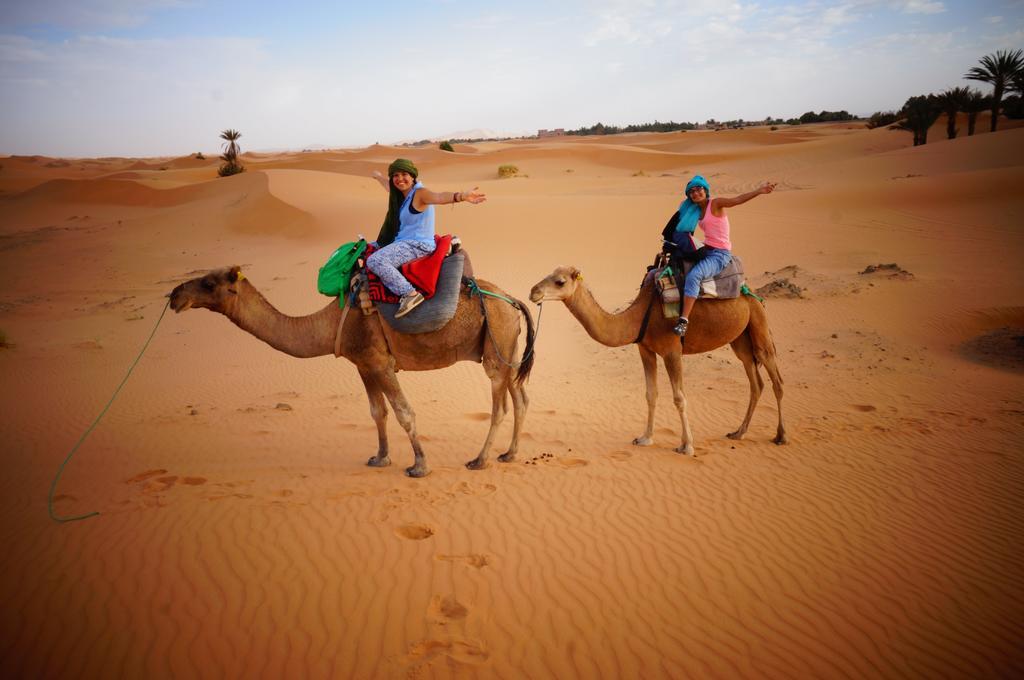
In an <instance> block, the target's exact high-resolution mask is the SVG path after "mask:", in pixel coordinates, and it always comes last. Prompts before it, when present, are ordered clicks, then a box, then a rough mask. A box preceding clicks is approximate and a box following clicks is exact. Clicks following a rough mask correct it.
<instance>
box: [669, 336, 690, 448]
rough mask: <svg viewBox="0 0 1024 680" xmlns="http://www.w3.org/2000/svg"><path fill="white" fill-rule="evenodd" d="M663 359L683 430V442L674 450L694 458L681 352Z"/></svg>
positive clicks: (672, 353) (670, 353)
mask: <svg viewBox="0 0 1024 680" xmlns="http://www.w3.org/2000/svg"><path fill="white" fill-rule="evenodd" d="M663 359H664V361H665V372H666V373H668V381H669V383H670V384H671V385H672V402H673V403H674V404H675V405H676V410H677V411H679V423H680V425H682V428H683V441H682V443H681V444H680V445H679V448H677V449H676V453H684V454H686V455H687V456H696V455H697V454H696V453H695V452H694V450H693V433H692V432H690V421H689V419H688V418H687V417H686V395H685V394H684V393H683V355H682V353H681V352H669V353H668V354H666V355H665V356H664V357H663Z"/></svg>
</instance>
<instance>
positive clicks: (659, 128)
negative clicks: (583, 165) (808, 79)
mask: <svg viewBox="0 0 1024 680" xmlns="http://www.w3.org/2000/svg"><path fill="white" fill-rule="evenodd" d="M846 120H857V117H856V116H854V115H852V114H851V113H850V112H849V111H821V112H820V113H815V112H814V111H808V112H807V113H805V114H803V115H802V116H800V117H799V118H788V119H782V118H773V117H772V116H766V117H765V118H764V120H744V119H742V118H737V119H735V120H726V121H717V120H715V119H714V118H709V119H707V120H706V121H705V122H704V128H711V129H715V130H718V129H722V128H744V127H747V126H748V125H801V124H802V123H827V122H835V121H846ZM699 129H701V125H700V124H699V123H689V122H682V123H676V122H674V121H668V122H667V123H663V122H661V121H657V120H656V121H654V122H653V123H633V124H630V125H623V126H618V125H605V124H604V123H596V124H594V125H591V126H589V127H588V126H583V127H580V128H577V129H575V130H566V131H565V134H567V135H579V136H587V135H618V134H622V133H628V132H679V131H686V130H699Z"/></svg>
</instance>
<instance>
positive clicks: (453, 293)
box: [370, 246, 466, 333]
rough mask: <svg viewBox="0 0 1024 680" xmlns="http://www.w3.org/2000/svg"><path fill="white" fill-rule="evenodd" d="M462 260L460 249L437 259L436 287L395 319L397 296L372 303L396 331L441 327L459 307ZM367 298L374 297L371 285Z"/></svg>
mask: <svg viewBox="0 0 1024 680" xmlns="http://www.w3.org/2000/svg"><path fill="white" fill-rule="evenodd" d="M438 250H440V246H438ZM442 252H443V251H442ZM465 261H466V256H465V254H464V253H463V252H462V251H461V250H460V251H458V252H456V253H453V254H451V255H449V256H448V257H442V258H439V268H440V271H439V273H438V276H437V277H436V279H435V281H434V283H435V284H436V286H435V288H434V290H433V291H432V294H431V295H430V297H429V298H428V299H426V300H424V301H423V302H421V303H420V304H419V306H418V307H416V308H414V309H413V310H412V311H411V312H409V313H408V314H406V315H405V316H403V317H402V318H400V319H396V318H395V312H397V311H398V298H397V297H395V298H394V302H380V301H376V300H374V305H376V307H377V311H378V312H380V316H381V318H382V319H384V322H385V323H387V324H388V326H390V327H391V328H393V329H394V330H395V331H397V332H399V333H430V332H432V331H436V330H439V329H440V328H443V327H444V325H445V324H447V323H448V322H449V321H451V319H452V317H453V316H455V309H456V308H457V307H458V306H459V293H460V292H461V290H462V272H463V269H464V265H465ZM377 284H378V286H379V287H380V288H382V289H384V290H387V289H386V288H384V286H383V285H381V283H380V281H379V280H378V281H377ZM388 294H390V291H388ZM392 297H394V296H392ZM424 297H427V296H426V293H424ZM370 299H371V300H373V286H372V285H371V286H370Z"/></svg>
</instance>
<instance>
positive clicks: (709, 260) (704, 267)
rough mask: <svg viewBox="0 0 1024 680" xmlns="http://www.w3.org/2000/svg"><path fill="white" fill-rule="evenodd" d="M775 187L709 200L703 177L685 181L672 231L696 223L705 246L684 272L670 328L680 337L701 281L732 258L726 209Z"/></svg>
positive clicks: (769, 184)
mask: <svg viewBox="0 0 1024 680" xmlns="http://www.w3.org/2000/svg"><path fill="white" fill-rule="evenodd" d="M774 190H775V183H773V182H767V183H765V184H763V185H761V186H760V187H758V188H757V189H754V190H753V191H748V192H747V193H745V194H740V195H739V196H733V197H732V198H721V197H720V198H715V199H714V200H712V198H711V187H710V185H708V181H707V180H706V179H704V178H703V177H702V176H700V175H697V176H696V177H694V178H693V179H691V180H690V181H689V182H687V184H686V200H684V201H683V203H682V205H680V206H679V222H678V225H677V226H676V229H675V231H676V233H677V234H678V233H680V232H689V233H691V234H692V233H693V231H694V229H696V228H697V227H698V226H699V227H700V228H701V229H702V230H703V231H704V247H703V248H702V249H701V251H702V252H703V257H701V259H700V260H699V261H698V262H697V263H696V264H695V265H693V269H691V270H690V271H689V272H687V274H686V280H685V281H684V283H683V315H682V316H681V317H679V323H677V324H676V325H675V328H673V329H672V330H673V331H675V334H676V335H678V336H679V337H682V336H684V335H686V327H687V326H688V325H689V323H690V312H692V311H693V303H694V302H696V301H697V295H698V294H699V293H700V282H701V280H703V279H708V278H711V277H713V276H714V275H715V274H717V273H719V272H720V271H722V270H723V269H725V268H726V267H727V266H728V265H729V262H731V261H732V253H731V252H730V251H731V250H732V243H731V242H730V241H729V218H728V217H726V216H725V209H726V208H733V207H735V206H737V205H742V204H744V203H746V202H747V201H749V200H750V199H752V198H754V197H755V196H760V195H761V194H770V193H771V192H772V191H774ZM666 229H667V227H666ZM676 240H677V241H678V239H676Z"/></svg>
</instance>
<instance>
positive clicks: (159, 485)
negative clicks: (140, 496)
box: [142, 475, 178, 494]
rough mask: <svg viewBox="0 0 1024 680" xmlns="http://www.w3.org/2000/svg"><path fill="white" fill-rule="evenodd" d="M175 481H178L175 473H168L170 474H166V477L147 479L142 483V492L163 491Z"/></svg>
mask: <svg viewBox="0 0 1024 680" xmlns="http://www.w3.org/2000/svg"><path fill="white" fill-rule="evenodd" d="M177 481H178V476H177V475H170V476H167V477H157V478H156V479H151V480H149V481H147V482H146V483H145V485H143V487H142V493H146V494H154V493H163V492H164V491H167V490H168V489H170V488H171V487H172V486H174V483H175V482H177Z"/></svg>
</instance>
